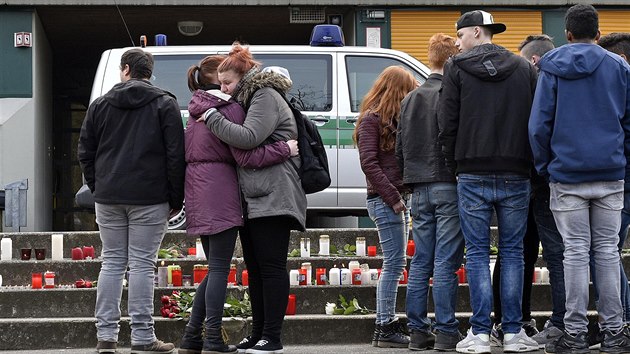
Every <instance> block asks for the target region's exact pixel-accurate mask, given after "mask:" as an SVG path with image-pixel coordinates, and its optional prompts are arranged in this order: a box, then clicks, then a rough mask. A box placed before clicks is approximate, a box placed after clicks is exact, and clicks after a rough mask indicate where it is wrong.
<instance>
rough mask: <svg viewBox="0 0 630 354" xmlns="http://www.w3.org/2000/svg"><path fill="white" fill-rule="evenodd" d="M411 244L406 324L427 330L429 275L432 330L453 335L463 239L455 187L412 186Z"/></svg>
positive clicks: (455, 325)
mask: <svg viewBox="0 0 630 354" xmlns="http://www.w3.org/2000/svg"><path fill="white" fill-rule="evenodd" d="M411 216H412V220H413V228H412V234H413V241H414V242H415V244H416V253H415V254H414V255H413V258H412V260H411V266H410V268H409V282H408V284H407V300H406V308H407V325H408V326H409V328H411V329H417V330H424V331H430V330H431V328H430V326H431V321H430V320H429V318H428V317H427V307H428V296H429V278H430V277H431V275H433V302H434V304H435V326H434V327H433V328H434V329H435V330H438V331H440V332H444V333H455V332H457V330H458V326H459V321H457V319H456V318H455V310H456V306H457V287H458V278H457V275H456V274H455V272H456V271H457V269H458V268H459V267H460V265H461V264H462V258H463V255H464V236H463V235H462V231H461V228H460V226H459V214H458V211H457V185H456V184H455V183H447V182H436V183H420V184H416V185H415V186H414V189H413V196H412V198H411Z"/></svg>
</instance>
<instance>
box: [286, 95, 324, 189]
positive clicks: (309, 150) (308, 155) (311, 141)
mask: <svg viewBox="0 0 630 354" xmlns="http://www.w3.org/2000/svg"><path fill="white" fill-rule="evenodd" d="M280 95H281V96H282V97H283V98H284V101H285V102H286V103H287V104H288V105H289V108H291V112H293V117H294V118H295V122H296V123H297V131H298V138H297V141H298V149H299V150H300V159H301V160H302V165H301V166H300V167H299V168H298V167H297V166H296V165H295V163H293V161H292V160H291V159H289V161H290V162H291V164H292V165H293V167H294V168H295V169H296V171H297V172H298V174H299V175H300V179H301V182H302V188H303V189H304V193H306V194H311V193H316V192H319V191H323V190H324V189H326V188H328V187H329V186H330V182H331V181H330V171H329V169H328V156H326V149H325V148H324V143H323V142H322V137H321V135H319V131H318V130H317V126H316V125H315V123H313V122H312V121H311V120H310V119H308V117H306V116H305V115H304V114H302V112H301V111H300V110H299V109H297V108H296V107H295V106H294V105H293V104H292V103H291V102H289V100H288V99H287V97H286V96H285V95H284V94H282V93H280Z"/></svg>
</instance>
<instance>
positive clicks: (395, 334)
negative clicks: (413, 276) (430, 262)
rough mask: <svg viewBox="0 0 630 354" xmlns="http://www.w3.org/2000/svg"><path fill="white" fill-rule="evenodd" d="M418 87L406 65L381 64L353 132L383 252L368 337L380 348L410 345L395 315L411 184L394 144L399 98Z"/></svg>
mask: <svg viewBox="0 0 630 354" xmlns="http://www.w3.org/2000/svg"><path fill="white" fill-rule="evenodd" d="M416 87H417V81H416V79H415V78H414V77H413V75H412V74H411V73H410V72H408V71H407V70H405V69H404V68H402V67H400V66H390V67H387V68H385V70H383V72H382V73H381V74H380V75H379V77H378V78H377V79H376V81H375V82H374V85H373V86H372V88H371V89H370V91H368V93H367V94H366V95H365V97H364V99H363V102H362V104H361V112H360V115H359V119H358V121H357V126H356V128H355V131H354V136H353V138H354V141H355V142H356V144H357V146H358V148H359V158H360V160H361V169H362V170H363V172H364V173H365V177H366V180H367V192H368V195H367V210H368V214H369V216H370V218H371V219H372V221H374V223H375V224H376V227H377V229H378V237H379V240H380V244H381V250H382V252H383V269H382V272H381V277H380V279H379V284H378V288H377V293H376V329H375V330H374V336H373V337H372V345H374V346H378V347H382V348H393V347H400V348H406V347H407V346H408V345H409V336H408V335H407V330H406V328H405V327H404V325H403V324H401V323H400V322H399V321H398V318H396V316H395V309H396V295H397V291H398V280H399V278H400V276H401V274H402V272H403V269H404V267H405V265H406V264H407V261H406V258H405V247H406V245H407V217H406V215H407V212H406V210H407V207H406V205H405V199H406V195H408V193H409V189H408V188H407V187H405V186H404V185H403V182H402V173H401V171H400V168H399V167H398V163H397V162H396V157H395V154H394V147H395V143H396V129H397V127H398V121H399V116H400V103H401V101H402V100H403V98H405V96H406V95H407V94H408V93H409V92H411V91H412V90H413V89H415V88H416Z"/></svg>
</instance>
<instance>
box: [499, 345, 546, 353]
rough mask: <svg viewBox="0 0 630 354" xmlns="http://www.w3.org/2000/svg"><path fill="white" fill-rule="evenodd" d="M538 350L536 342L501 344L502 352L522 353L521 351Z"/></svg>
mask: <svg viewBox="0 0 630 354" xmlns="http://www.w3.org/2000/svg"><path fill="white" fill-rule="evenodd" d="M535 350H538V344H536V345H535V346H534V345H526V344H508V345H504V346H503V352H504V353H523V352H533V351H535Z"/></svg>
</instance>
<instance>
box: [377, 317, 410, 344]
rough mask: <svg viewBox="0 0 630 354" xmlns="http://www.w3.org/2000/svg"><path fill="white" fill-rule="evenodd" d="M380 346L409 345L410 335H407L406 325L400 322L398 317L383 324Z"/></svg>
mask: <svg viewBox="0 0 630 354" xmlns="http://www.w3.org/2000/svg"><path fill="white" fill-rule="evenodd" d="M378 346H379V347H380V348H407V347H408V346H409V335H407V330H406V328H405V326H404V325H403V324H402V323H400V322H398V319H394V320H393V321H391V322H389V323H386V324H384V325H381V335H380V338H379V340H378Z"/></svg>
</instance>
